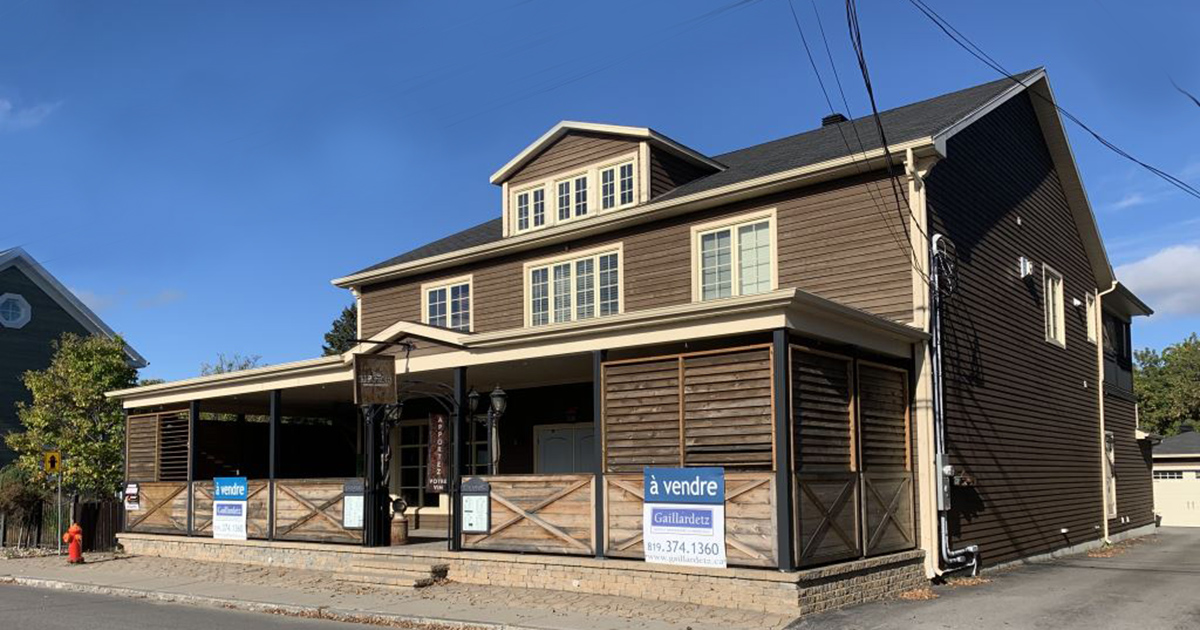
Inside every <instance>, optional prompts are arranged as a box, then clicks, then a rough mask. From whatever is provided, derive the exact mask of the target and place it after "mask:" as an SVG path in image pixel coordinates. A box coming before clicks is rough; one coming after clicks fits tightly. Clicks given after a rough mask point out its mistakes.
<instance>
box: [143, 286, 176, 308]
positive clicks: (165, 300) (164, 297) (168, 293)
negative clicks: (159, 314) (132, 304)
mask: <svg viewBox="0 0 1200 630" xmlns="http://www.w3.org/2000/svg"><path fill="white" fill-rule="evenodd" d="M183 297H184V294H183V291H179V290H177V289H163V290H162V291H159V292H158V293H156V294H154V295H152V296H150V297H148V298H143V299H141V300H138V306H140V307H142V308H158V307H160V306H166V305H168V304H171V303H173V302H178V301H179V300H182V299H183Z"/></svg>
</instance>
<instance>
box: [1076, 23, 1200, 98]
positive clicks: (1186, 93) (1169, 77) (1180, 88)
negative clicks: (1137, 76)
mask: <svg viewBox="0 0 1200 630" xmlns="http://www.w3.org/2000/svg"><path fill="white" fill-rule="evenodd" d="M1096 6H1098V7H1100V9H1101V10H1103V11H1104V12H1105V13H1107V14H1108V17H1109V19H1110V20H1112V21H1113V22H1118V19H1117V16H1116V14H1115V13H1113V11H1112V9H1110V8H1108V5H1106V4H1104V2H1102V1H1101V0H1096ZM1121 34H1122V35H1123V34H1124V33H1121ZM1162 73H1163V76H1165V77H1167V82H1168V83H1170V84H1171V87H1173V88H1175V91H1176V92H1179V93H1180V94H1182V95H1184V97H1186V98H1187V99H1188V100H1190V101H1191V102H1192V103H1194V104H1195V105H1196V107H1200V99H1197V98H1196V96H1195V95H1194V94H1192V93H1191V92H1189V91H1187V90H1186V89H1184V88H1183V86H1181V85H1179V83H1178V82H1176V81H1175V77H1174V76H1173V75H1172V74H1171V73H1170V72H1168V71H1167V70H1166V69H1163V70H1162Z"/></svg>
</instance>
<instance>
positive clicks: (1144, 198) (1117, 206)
mask: <svg viewBox="0 0 1200 630" xmlns="http://www.w3.org/2000/svg"><path fill="white" fill-rule="evenodd" d="M1151 201H1153V199H1152V198H1151V197H1150V196H1148V195H1144V194H1142V193H1140V192H1131V193H1129V194H1127V195H1125V196H1124V197H1121V198H1120V199H1119V200H1117V201H1115V202H1113V203H1112V204H1111V206H1110V207H1111V208H1112V209H1113V210H1124V209H1126V208H1133V207H1135V206H1141V205H1145V204H1148V203H1150V202H1151Z"/></svg>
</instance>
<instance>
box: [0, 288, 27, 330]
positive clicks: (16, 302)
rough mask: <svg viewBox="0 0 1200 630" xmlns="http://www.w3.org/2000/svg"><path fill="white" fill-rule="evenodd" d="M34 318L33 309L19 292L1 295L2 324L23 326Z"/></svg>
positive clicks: (0, 311) (0, 322) (14, 326)
mask: <svg viewBox="0 0 1200 630" xmlns="http://www.w3.org/2000/svg"><path fill="white" fill-rule="evenodd" d="M30 319H33V309H32V308H31V307H30V306H29V302H28V301H26V300H25V298H24V297H23V296H21V295H20V294H19V293H5V294H4V295H0V326H4V327H5V328H22V327H24V326H25V324H28V323H29V320H30Z"/></svg>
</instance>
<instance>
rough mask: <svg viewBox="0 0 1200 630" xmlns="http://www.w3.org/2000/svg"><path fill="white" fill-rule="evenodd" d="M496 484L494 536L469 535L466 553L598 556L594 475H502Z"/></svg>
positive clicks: (494, 480) (493, 480)
mask: <svg viewBox="0 0 1200 630" xmlns="http://www.w3.org/2000/svg"><path fill="white" fill-rule="evenodd" d="M482 478H483V479H484V480H486V481H487V482H488V483H490V484H491V487H492V494H491V509H492V515H491V532H490V533H488V534H464V535H463V547H464V548H466V549H489V550H496V551H521V552H537V553H553V554H561V555H585V556H586V555H592V554H594V553H595V548H596V547H595V540H594V538H595V532H596V527H595V520H594V517H595V503H594V499H595V496H596V495H595V486H594V483H595V480H594V475H590V474H579V475H508V476H505V475H499V476H486V477H482Z"/></svg>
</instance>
